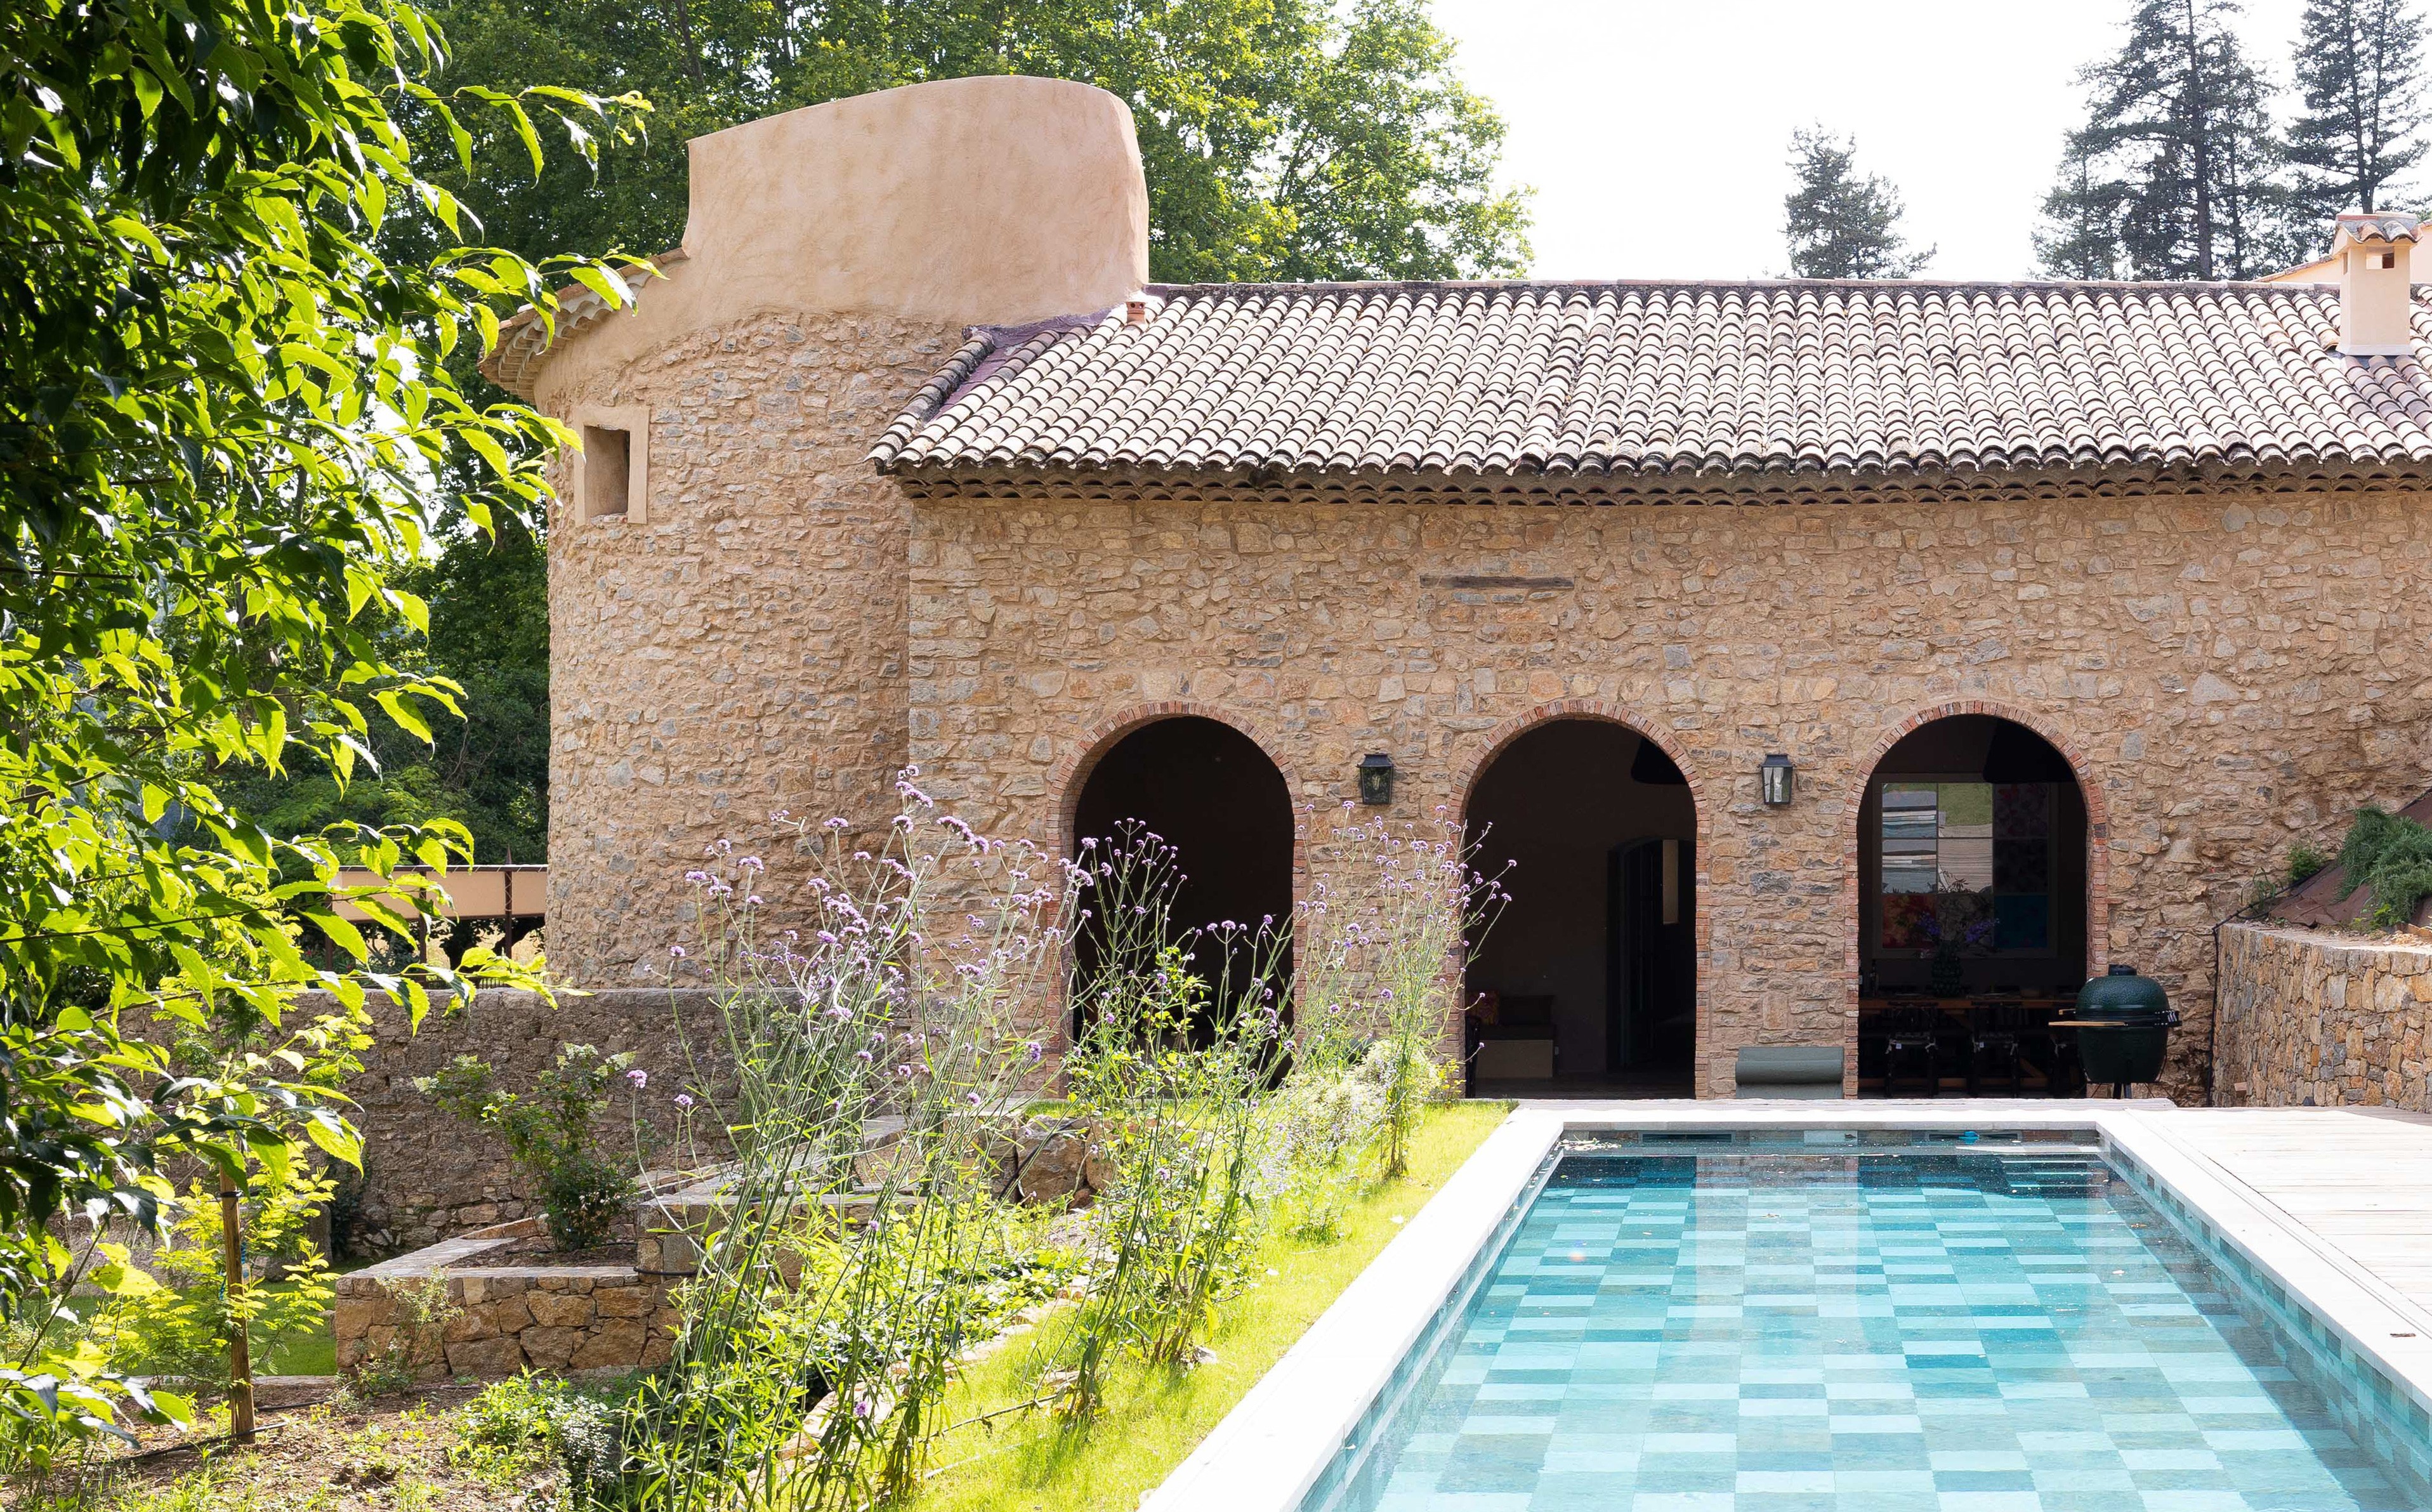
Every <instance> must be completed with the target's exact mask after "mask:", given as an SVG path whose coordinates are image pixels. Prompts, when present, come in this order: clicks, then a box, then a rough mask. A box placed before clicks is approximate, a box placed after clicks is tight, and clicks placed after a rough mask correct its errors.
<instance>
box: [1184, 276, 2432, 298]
mask: <svg viewBox="0 0 2432 1512" xmlns="http://www.w3.org/2000/svg"><path fill="white" fill-rule="evenodd" d="M1142 287H1143V291H1144V292H1145V293H1148V294H1157V295H1158V296H1160V297H1163V298H1172V297H1174V296H1175V295H1178V294H1327V293H1335V292H1339V291H1344V290H1386V289H1411V290H1430V291H1431V290H1442V289H1458V290H1472V289H1478V290H1502V289H1522V290H1528V289H1870V290H1883V291H1886V292H1897V291H1900V290H1908V289H2116V290H2121V291H2129V292H2136V293H2157V294H2158V293H2181V292H2185V291H2190V290H2234V291H2237V292H2239V293H2249V294H2319V293H2321V292H2322V290H2324V289H2326V288H2329V287H2331V286H2330V285H2326V284H2317V283H2278V282H2274V281H2272V280H2271V279H2268V278H2210V279H2198V278H1312V279H1305V280H1300V281H1282V282H1273V283H1265V282H1250V281H1244V282H1239V283H1151V284H1146V285H1143V286H1142ZM2415 287H2417V288H2419V289H2420V288H2422V287H2423V284H2421V283H2418V284H2417V285H2416V286H2415Z"/></svg>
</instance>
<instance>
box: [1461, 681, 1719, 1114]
mask: <svg viewBox="0 0 2432 1512" xmlns="http://www.w3.org/2000/svg"><path fill="white" fill-rule="evenodd" d="M1463 817H1464V819H1465V821H1466V823H1467V825H1468V832H1469V836H1470V838H1471V840H1472V841H1473V842H1474V843H1475V844H1476V845H1477V846H1478V857H1477V865H1478V868H1479V869H1480V870H1481V871H1483V872H1485V873H1486V874H1487V875H1488V876H1499V877H1501V878H1502V879H1503V882H1504V883H1505V886H1506V888H1507V890H1508V891H1509V892H1510V893H1511V896H1512V900H1511V902H1510V903H1508V904H1507V905H1505V907H1504V909H1503V912H1502V914H1501V915H1500V916H1499V917H1497V918H1496V919H1495V923H1494V925H1493V927H1492V929H1490V930H1489V932H1487V935H1486V937H1485V939H1484V940H1482V941H1481V942H1479V943H1478V948H1477V949H1476V951H1475V955H1474V958H1473V960H1472V961H1471V963H1470V967H1469V977H1468V983H1467V987H1468V1000H1469V1001H1470V1002H1471V1003H1473V1004H1475V1005H1476V1006H1475V1007H1474V1009H1473V1012H1472V1015H1471V1017H1472V1020H1473V1027H1472V1029H1471V1035H1472V1038H1473V1047H1472V1055H1471V1060H1470V1086H1471V1090H1472V1091H1473V1092H1474V1093H1476V1094H1478V1095H1495V1094H1505V1093H1517V1094H1521V1095H1530V1094H1534V1095H1537V1096H1545V1095H1549V1094H1550V1095H1557V1096H1560V1095H1579V1096H1613V1095H1616V1094H1622V1095H1628V1094H1645V1095H1648V1096H1674V1095H1680V1096H1685V1095H1687V1094H1688V1092H1689V1091H1690V1089H1691V1081H1692V1075H1693V1068H1694V1066H1695V1062H1696V1057H1697V801H1696V799H1695V798H1694V797H1693V796H1692V795H1691V792H1690V789H1689V781H1688V779H1687V778H1686V777H1685V776H1683V775H1682V774H1681V771H1680V767H1679V766H1677V765H1675V764H1673V761H1672V759H1671V757H1669V756H1667V755H1666V754H1664V748H1662V747H1660V746H1658V745H1657V744H1656V743H1655V742H1653V741H1651V740H1648V739H1647V738H1646V737H1645V736H1643V735H1641V734H1640V733H1639V732H1638V731H1635V730H1632V729H1630V727H1629V726H1627V725H1621V724H1615V723H1613V722H1612V721H1610V720H1604V719H1594V718H1562V719H1553V720H1548V721H1547V722H1545V724H1542V725H1539V726H1537V727H1535V728H1534V729H1531V730H1529V731H1526V732H1524V733H1523V734H1521V735H1519V736H1518V737H1517V738H1515V739H1514V740H1512V743H1511V744H1510V745H1508V746H1506V747H1505V748H1503V749H1502V750H1501V751H1499V752H1497V753H1496V754H1495V758H1494V759H1493V761H1491V762H1490V763H1489V764H1488V765H1487V766H1486V768H1485V770H1484V771H1482V772H1480V773H1479V774H1478V780H1477V782H1476V783H1475V785H1474V786H1473V787H1472V788H1471V791H1470V798H1469V807H1468V811H1467V813H1466V814H1465V815H1463ZM1507 867H1508V868H1509V869H1508V870H1507V869H1506V868H1507Z"/></svg>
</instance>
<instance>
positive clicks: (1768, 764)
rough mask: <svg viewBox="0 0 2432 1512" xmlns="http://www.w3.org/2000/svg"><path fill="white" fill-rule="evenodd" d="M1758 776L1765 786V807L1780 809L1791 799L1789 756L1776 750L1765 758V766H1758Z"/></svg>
mask: <svg viewBox="0 0 2432 1512" xmlns="http://www.w3.org/2000/svg"><path fill="white" fill-rule="evenodd" d="M1757 776H1758V778H1759V780H1760V781H1761V782H1762V783H1763V786H1764V790H1765V807H1767V808H1773V809H1778V808H1781V807H1782V806H1783V805H1784V804H1786V803H1788V802H1789V801H1790V788H1791V781H1790V778H1791V766H1790V758H1789V757H1787V756H1784V755H1783V754H1782V752H1780V751H1775V752H1774V753H1773V754H1772V755H1770V756H1767V757H1766V758H1765V764H1764V765H1763V766H1761V767H1759V768H1757Z"/></svg>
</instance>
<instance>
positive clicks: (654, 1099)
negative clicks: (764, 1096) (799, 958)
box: [304, 989, 720, 1252]
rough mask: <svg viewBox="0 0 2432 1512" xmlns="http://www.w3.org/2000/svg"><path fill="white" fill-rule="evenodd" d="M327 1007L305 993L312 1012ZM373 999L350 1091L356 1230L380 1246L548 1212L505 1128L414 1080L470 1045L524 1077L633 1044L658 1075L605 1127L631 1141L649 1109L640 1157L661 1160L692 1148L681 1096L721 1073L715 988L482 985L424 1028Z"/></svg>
mask: <svg viewBox="0 0 2432 1512" xmlns="http://www.w3.org/2000/svg"><path fill="white" fill-rule="evenodd" d="M319 1006H320V1005H317V1004H314V1003H312V1002H311V1001H310V1000H307V1002H306V1003H305V1004H304V1007H305V1010H306V1011H307V1012H308V1013H309V1012H312V1011H317V1009H318V1008H319ZM372 1008H373V1015H372V1016H373V1044H372V1047H371V1049H369V1050H366V1051H364V1052H363V1070H362V1071H361V1072H360V1073H358V1074H357V1075H356V1076H355V1077H353V1078H352V1079H351V1080H349V1081H348V1082H347V1084H346V1088H345V1090H346V1095H347V1096H348V1097H349V1098H352V1099H353V1100H354V1101H355V1104H356V1105H355V1107H354V1108H353V1109H352V1110H351V1111H350V1113H349V1117H351V1118H353V1120H354V1122H355V1125H356V1127H357V1128H358V1129H360V1130H361V1131H362V1132H363V1182H362V1184H361V1187H360V1191H359V1198H358V1201H359V1203H360V1206H359V1209H358V1211H359V1213H360V1215H361V1216H360V1217H359V1218H357V1219H356V1220H355V1223H354V1228H355V1235H354V1237H355V1242H356V1243H358V1244H359V1245H362V1246H363V1247H365V1248H368V1249H371V1250H375V1251H380V1252H387V1251H391V1250H411V1249H415V1248H419V1247H420V1246H423V1245H427V1244H431V1243H434V1242H436V1241H438V1240H440V1239H445V1238H451V1237H453V1236H455V1235H461V1234H464V1233H465V1232H467V1231H469V1230H472V1229H478V1228H482V1227H486V1226H488V1225H490V1224H494V1223H499V1222H503V1221H507V1220H510V1219H515V1218H526V1217H529V1216H531V1215H532V1214H534V1213H537V1212H538V1211H539V1205H538V1203H536V1202H534V1201H532V1182H531V1180H530V1178H528V1177H526V1176H524V1175H523V1174H522V1173H521V1172H519V1171H517V1170H515V1168H513V1167H512V1166H510V1165H509V1164H508V1161H507V1151H506V1146H505V1145H504V1144H503V1143H501V1142H500V1141H499V1139H498V1136H497V1135H496V1134H491V1133H490V1132H489V1131H487V1130H484V1129H481V1128H478V1127H475V1126H473V1125H470V1124H467V1123H465V1122H464V1121H463V1120H461V1119H458V1118H454V1117H449V1116H448V1115H446V1114H443V1113H441V1112H440V1111H439V1110H438V1109H436V1108H435V1107H433V1106H432V1105H431V1100H430V1099H429V1098H427V1097H425V1096H423V1095H422V1094H421V1093H420V1092H417V1091H415V1090H414V1078H416V1077H420V1076H429V1075H431V1073H433V1072H435V1071H437V1070H439V1069H440V1068H441V1067H445V1066H446V1065H447V1064H448V1062H449V1061H451V1060H453V1059H454V1058H455V1057H457V1056H459V1055H479V1056H481V1058H482V1059H484V1060H486V1061H488V1062H490V1064H491V1065H493V1066H494V1067H497V1068H498V1074H499V1080H500V1081H501V1082H502V1083H503V1084H505V1085H506V1086H507V1088H508V1089H510V1090H518V1089H521V1088H523V1087H527V1086H530V1085H531V1084H532V1080H533V1078H535V1077H537V1076H538V1075H539V1074H540V1073H541V1072H542V1071H544V1070H546V1069H548V1068H549V1065H550V1064H551V1063H552V1062H553V1061H554V1060H555V1058H556V1055H557V1049H558V1047H559V1046H560V1045H562V1044H574V1045H590V1046H593V1047H595V1048H596V1049H598V1050H600V1051H601V1052H602V1053H606V1054H616V1053H618V1052H621V1051H625V1050H632V1051H633V1052H634V1057H635V1059H634V1065H635V1066H636V1067H638V1068H640V1069H642V1070H644V1071H645V1072H647V1073H648V1075H649V1078H650V1081H649V1084H648V1085H646V1086H645V1087H643V1088H641V1089H640V1090H639V1091H637V1092H633V1093H632V1094H630V1095H619V1096H617V1097H616V1098H615V1099H614V1100H612V1101H611V1103H610V1105H609V1107H608V1109H607V1111H606V1112H605V1113H604V1114H603V1115H602V1116H601V1118H600V1133H601V1136H602V1138H603V1140H604V1141H606V1146H607V1148H608V1149H610V1150H614V1151H621V1150H623V1149H626V1148H628V1147H629V1146H630V1143H631V1141H632V1140H633V1132H632V1130H633V1119H634V1118H635V1117H637V1116H638V1117H639V1118H640V1120H641V1124H642V1128H643V1131H644V1135H643V1144H644V1148H643V1150H642V1151H640V1153H639V1158H640V1161H641V1163H642V1164H643V1165H644V1166H651V1165H664V1164H669V1163H672V1162H673V1161H674V1160H675V1159H677V1158H678V1157H679V1155H680V1154H681V1151H680V1150H679V1149H678V1147H677V1143H676V1135H677V1117H676V1112H675V1108H674V1102H673V1099H674V1097H675V1095H676V1094H677V1093H678V1092H680V1091H683V1090H684V1089H685V1087H687V1086H696V1087H698V1086H699V1085H700V1084H712V1085H714V1084H716V1083H717V1081H718V1075H719V1066H720V1063H719V1062H718V1059H717V1053H716V1046H717V1035H716V1034H715V1033H713V1032H712V1026H713V1025H714V1023H715V1021H716V1010H715V1006H714V1004H712V1003H711V1002H710V1001H709V1000H708V998H707V995H706V994H704V993H699V992H684V993H676V994H670V993H669V992H667V990H665V989H660V990H657V991H649V990H629V991H621V992H600V993H594V994H591V995H588V996H584V997H573V996H561V997H560V998H559V999H558V1000H557V1004H556V1006H555V1007H551V1006H549V1004H547V1003H544V1002H543V1001H541V1000H540V999H539V998H538V997H537V996H536V995H535V994H532V993H528V992H484V993H482V994H481V995H480V997H479V998H478V999H477V1000H476V1001H475V1003H474V1005H473V1007H472V1008H471V1009H469V1010H467V1011H466V1012H464V1013H463V1014H459V1015H454V1016H448V1015H443V1014H439V1013H433V1014H431V1016H428V1017H426V1018H425V1019H424V1020H423V1023H422V1028H421V1030H420V1031H419V1032H418V1033H410V1032H409V1030H408V1027H407V1022H406V1016H405V1013H404V1011H403V1010H402V1009H400V1008H397V1007H396V1006H394V1005H392V1004H390V1003H389V1002H387V1001H386V1000H382V999H378V998H375V999H374V1000H373V1001H372Z"/></svg>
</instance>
